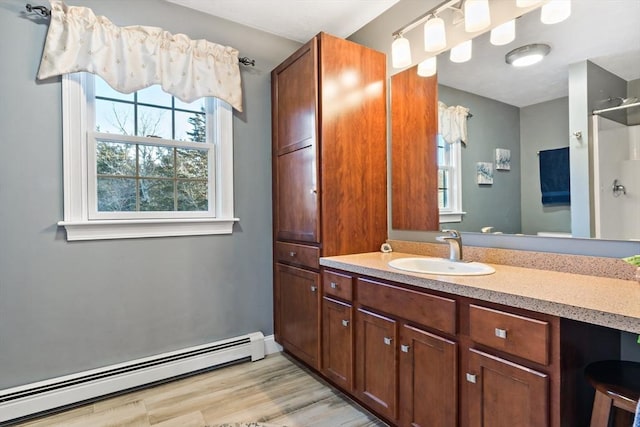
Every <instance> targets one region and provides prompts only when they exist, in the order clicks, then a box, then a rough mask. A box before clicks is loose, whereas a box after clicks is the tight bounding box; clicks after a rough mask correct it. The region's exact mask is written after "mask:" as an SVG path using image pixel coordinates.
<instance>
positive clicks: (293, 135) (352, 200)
mask: <svg viewBox="0 0 640 427" xmlns="http://www.w3.org/2000/svg"><path fill="white" fill-rule="evenodd" d="M271 83H272V168H273V185H272V188H273V236H274V292H273V294H274V333H275V339H276V341H277V342H279V343H280V344H282V346H283V347H284V349H285V350H286V351H287V352H289V353H290V354H292V355H294V356H296V357H298V358H299V359H301V360H303V361H304V362H306V363H308V364H309V365H310V366H312V367H313V368H315V369H317V370H320V369H321V366H322V364H321V358H322V352H321V348H320V342H321V335H320V327H321V324H322V321H321V316H322V315H323V313H322V310H321V307H322V304H321V301H322V292H320V291H318V289H319V286H320V269H319V263H318V259H319V257H320V256H332V255H343V254H349V253H359V252H371V251H375V250H378V248H379V247H380V245H381V244H382V243H383V242H384V241H385V240H386V238H387V188H386V182H387V179H386V170H387V165H386V116H387V113H386V58H385V55H384V54H383V53H380V52H377V51H374V50H372V49H369V48H366V47H364V46H361V45H358V44H356V43H353V42H350V41H347V40H343V39H340V38H337V37H333V36H330V35H328V34H325V33H320V34H318V35H317V36H316V37H314V38H313V39H312V40H310V41H309V42H308V43H306V44H305V45H303V46H302V47H301V48H300V49H298V50H297V51H296V52H295V53H293V54H292V55H291V56H290V57H289V58H287V59H286V60H285V61H284V62H283V63H282V64H280V65H279V66H278V67H276V68H275V69H274V70H273V71H272V73H271ZM305 272H306V273H305ZM312 287H315V289H316V291H311V289H312ZM329 306H331V307H332V308H333V310H334V311H328V312H326V313H324V315H326V316H329V318H331V317H332V316H337V315H336V311H335V309H337V306H335V305H329ZM333 332H336V330H334V331H333ZM336 333H337V332H336ZM298 334H301V335H300V336H299V335H298ZM312 336H313V338H314V340H313V341H314V343H315V345H312V344H310V341H312V340H311V338H312Z"/></svg>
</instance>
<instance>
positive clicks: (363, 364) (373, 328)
mask: <svg viewBox="0 0 640 427" xmlns="http://www.w3.org/2000/svg"><path fill="white" fill-rule="evenodd" d="M323 289H324V292H325V295H324V299H323V312H324V313H325V315H324V317H323V343H322V347H323V348H322V351H323V354H324V357H323V370H322V373H323V374H324V375H325V376H326V377H327V378H328V379H330V380H331V381H332V382H333V383H334V384H336V385H338V386H339V387H341V388H342V389H343V390H344V391H345V392H347V393H348V394H350V395H352V396H353V397H354V398H355V399H356V400H358V401H359V402H360V403H362V404H363V405H365V406H366V407H368V408H369V409H370V410H372V411H373V412H374V413H376V414H377V415H379V416H380V417H381V418H383V419H384V420H385V421H387V422H389V423H391V424H392V425H397V426H403V427H404V426H412V427H418V426H423V427H426V426H438V427H456V426H460V427H548V426H551V427H575V426H586V425H588V420H589V414H590V408H591V404H592V401H593V389H592V388H591V387H590V386H589V385H588V384H587V383H586V381H585V379H584V374H583V369H584V367H585V366H586V365H587V364H588V363H590V362H592V361H595V360H604V359H612V358H613V359H616V358H619V356H620V355H619V333H618V331H614V330H611V329H607V328H603V327H600V326H595V325H590V324H586V323H581V322H576V321H572V320H568V319H563V318H559V317H557V316H551V315H547V314H542V313H536V312H531V311H528V310H524V309H518V308H513V307H506V306H503V305H499V304H496V303H490V302H486V301H479V300H475V299H471V298H466V297H461V296H456V295H449V294H445V293H442V292H436V291H430V290H422V289H419V288H415V287H409V286H407V285H402V284H398V283H393V282H387V281H382V280H377V279H372V278H368V277H360V276H358V275H355V274H352V273H348V272H343V271H337V270H330V269H324V270H323ZM348 316H352V317H351V319H352V320H353V322H354V323H355V327H354V328H346V329H343V330H340V329H338V328H337V327H338V326H339V324H340V323H341V322H342V321H343V320H346V319H348ZM349 324H351V323H349ZM349 343H353V344H354V345H353V347H352V346H350V345H349ZM337 348H344V352H343V353H341V354H340V353H339V352H338V353H336V349H337ZM341 356H344V358H341ZM349 358H351V360H352V364H350V363H349ZM349 369H352V371H351V372H352V373H353V382H352V383H349V382H348V381H347V380H346V379H347V378H349V372H350V371H349ZM343 384H345V385H343Z"/></svg>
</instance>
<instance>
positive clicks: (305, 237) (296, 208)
mask: <svg viewBox="0 0 640 427" xmlns="http://www.w3.org/2000/svg"><path fill="white" fill-rule="evenodd" d="M275 166H276V170H275V174H276V176H275V179H276V184H275V191H276V193H277V194H276V197H275V199H274V200H275V203H276V205H275V215H276V217H275V218H274V220H275V221H276V224H275V225H276V230H275V231H276V239H278V240H280V239H284V240H287V239H290V240H300V241H303V242H319V241H320V240H319V239H320V236H319V234H320V233H319V218H318V217H319V215H318V188H317V179H316V151H315V147H314V146H312V145H310V146H307V147H304V148H300V149H298V150H296V151H292V152H290V153H287V154H283V155H281V156H278V158H277V159H276V165H275Z"/></svg>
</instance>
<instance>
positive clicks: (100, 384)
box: [0, 332, 277, 423]
mask: <svg viewBox="0 0 640 427" xmlns="http://www.w3.org/2000/svg"><path fill="white" fill-rule="evenodd" d="M271 337H273V335H271ZM271 341H273V338H272V339H271ZM273 344H274V345H269V349H271V348H272V347H275V346H276V345H277V344H275V341H273ZM266 349H267V345H266V343H265V339H264V335H263V334H262V333H261V332H254V333H250V334H247V335H241V336H238V337H235V338H230V339H225V340H220V341H216V342H213V343H209V344H204V345H199V346H195V347H189V348H186V349H181V350H177V351H172V352H169V353H163V354H159V355H155V356H151V357H145V358H142V359H136V360H132V361H129V362H125V363H119V364H117V365H111V366H106V367H103V368H98V369H93V370H90V371H84V372H79V373H76V374H72V375H66V376H63V377H58V378H53V379H50V380H45V381H39V382H37V383H32V384H26V385H23V386H18V387H13V388H10V389H5V390H0V423H4V422H7V421H9V420H15V419H18V418H22V417H26V416H29V415H33V414H37V413H40V412H44V411H50V410H52V409H55V408H60V407H64V406H68V405H72V404H75V403H79V402H83V401H86V400H90V399H95V398H98V397H101V396H105V395H108V394H112V393H117V392H121V391H125V390H128V389H132V388H135V387H141V386H144V385H147V384H151V383H155V382H158V381H163V380H168V379H171V378H174V377H178V376H182V375H186V374H190V373H193V372H197V371H200V370H203V369H210V368H214V367H216V366H221V365H225V364H227V363H231V362H234V361H239V360H243V359H249V358H250V359H251V360H252V361H255V360H259V359H262V358H264V355H265V350H266ZM273 352H275V351H273Z"/></svg>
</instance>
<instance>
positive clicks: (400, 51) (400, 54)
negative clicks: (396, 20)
mask: <svg viewBox="0 0 640 427" xmlns="http://www.w3.org/2000/svg"><path fill="white" fill-rule="evenodd" d="M391 63H392V65H393V68H404V67H408V66H409V65H411V45H409V40H407V39H405V38H404V37H402V35H399V36H398V37H396V39H395V40H394V41H393V43H392V44H391Z"/></svg>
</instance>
